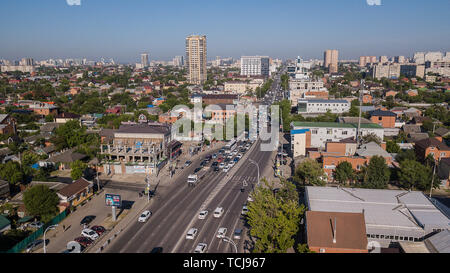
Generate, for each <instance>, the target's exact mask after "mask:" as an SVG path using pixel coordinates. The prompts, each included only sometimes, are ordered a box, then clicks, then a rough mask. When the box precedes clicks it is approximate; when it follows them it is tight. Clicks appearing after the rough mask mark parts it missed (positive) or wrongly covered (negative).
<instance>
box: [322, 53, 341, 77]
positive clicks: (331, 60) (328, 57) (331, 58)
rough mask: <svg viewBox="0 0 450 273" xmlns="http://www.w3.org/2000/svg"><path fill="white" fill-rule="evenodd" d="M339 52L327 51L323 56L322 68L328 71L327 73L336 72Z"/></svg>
mask: <svg viewBox="0 0 450 273" xmlns="http://www.w3.org/2000/svg"><path fill="white" fill-rule="evenodd" d="M338 62H339V51H337V50H336V49H328V50H326V51H325V52H324V54H323V64H324V67H326V68H328V69H329V73H337V72H338Z"/></svg>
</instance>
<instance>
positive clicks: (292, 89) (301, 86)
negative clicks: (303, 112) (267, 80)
mask: <svg viewBox="0 0 450 273" xmlns="http://www.w3.org/2000/svg"><path fill="white" fill-rule="evenodd" d="M308 92H326V93H328V90H327V89H326V88H325V87H324V83H323V81H322V80H311V79H292V78H291V79H290V80H289V100H290V101H291V105H292V106H296V105H297V103H298V100H299V99H303V98H305V97H306V96H305V95H306V94H307V93H308Z"/></svg>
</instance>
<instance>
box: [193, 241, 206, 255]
mask: <svg viewBox="0 0 450 273" xmlns="http://www.w3.org/2000/svg"><path fill="white" fill-rule="evenodd" d="M207 247H208V245H207V244H205V243H199V244H198V245H197V246H196V247H195V250H194V253H205V251H206V248H207Z"/></svg>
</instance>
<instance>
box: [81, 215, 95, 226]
mask: <svg viewBox="0 0 450 273" xmlns="http://www.w3.org/2000/svg"><path fill="white" fill-rule="evenodd" d="M94 219H95V215H88V216H85V217H84V218H83V220H81V222H80V225H85V224H86V225H89V224H90V223H91V222H92V221H93V220H94Z"/></svg>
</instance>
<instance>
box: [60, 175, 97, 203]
mask: <svg viewBox="0 0 450 273" xmlns="http://www.w3.org/2000/svg"><path fill="white" fill-rule="evenodd" d="M93 185H94V183H92V182H91V181H88V180H86V179H85V178H83V177H81V178H80V179H78V180H76V181H73V182H72V183H71V184H69V185H67V186H65V187H64V188H62V189H60V190H59V191H58V192H57V193H56V194H57V195H58V197H59V199H60V206H61V207H65V208H70V207H76V206H77V205H79V204H81V203H83V202H84V201H86V200H87V199H88V198H89V197H91V196H92V195H93V194H94V191H93V189H92V187H93Z"/></svg>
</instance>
